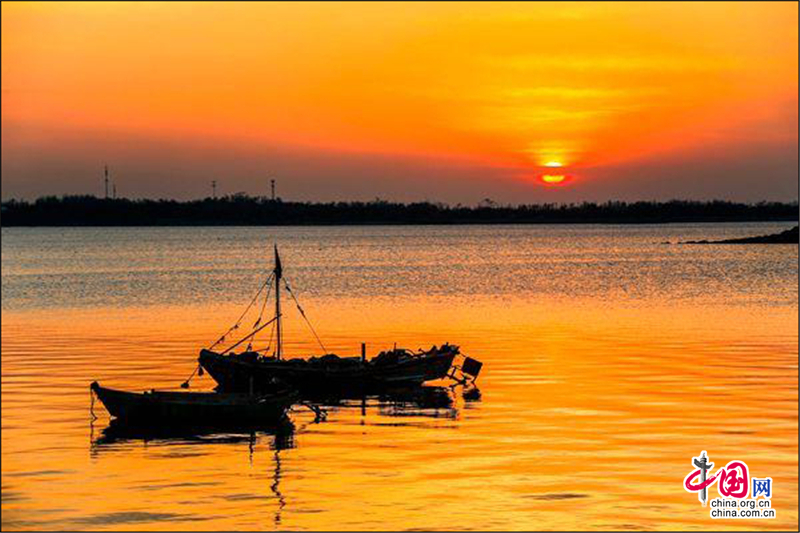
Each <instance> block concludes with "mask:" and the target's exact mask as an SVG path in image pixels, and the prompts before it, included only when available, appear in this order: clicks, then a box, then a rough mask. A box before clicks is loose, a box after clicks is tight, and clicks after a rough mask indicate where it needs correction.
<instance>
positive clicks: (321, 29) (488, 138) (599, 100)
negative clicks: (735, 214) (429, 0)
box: [2, 2, 798, 203]
mask: <svg viewBox="0 0 800 533" xmlns="http://www.w3.org/2000/svg"><path fill="white" fill-rule="evenodd" d="M797 50H798V4H797V3H795V2H784V3H770V2H753V3H717V2H714V3H655V4H645V3H587V4H584V3H552V4H551V3H509V4H503V3H491V4H483V3H467V4H459V3H447V4H435V3H433V4H416V3H415V4H403V3H392V4H366V3H351V4H335V3H331V4H328V3H325V4H315V3H302V4H271V3H270V4H250V3H247V4H244V3H242V4H240V3H234V2H227V3H202V4H193V3H179V4H178V3H175V4H166V3H136V4H134V3H130V4H116V3H114V4H112V3H108V4H106V3H73V4H50V3H47V4H35V3H29V4H28V3H3V4H2V196H3V199H8V198H12V197H17V198H20V197H22V198H29V199H30V198H35V197H37V196H39V195H44V194H58V195H60V194H96V195H101V194H102V192H103V187H102V169H103V165H104V164H106V163H107V164H108V165H109V167H110V169H111V173H112V179H113V181H114V182H115V183H116V185H117V188H118V191H119V194H120V195H122V196H127V197H134V198H137V197H175V198H197V197H202V196H207V195H209V194H210V192H211V188H210V182H211V180H216V181H217V182H218V189H217V190H218V193H219V194H228V193H235V192H240V191H241V192H246V193H248V194H252V195H264V194H267V193H268V190H269V179H270V178H275V179H277V182H278V193H279V195H280V196H282V197H283V198H284V199H293V200H338V199H372V198H375V197H382V198H387V199H396V200H403V201H408V200H421V199H428V200H435V201H446V202H451V203H455V202H464V203H475V202H477V201H479V200H481V199H482V198H485V197H489V198H492V199H494V200H495V201H498V202H504V203H505V202H511V203H523V202H562V201H576V200H584V199H588V200H608V199H624V200H634V199H669V198H697V199H705V198H724V199H733V200H746V201H757V200H786V201H789V200H796V199H797V194H798V192H797V180H798V173H797V168H798V52H797Z"/></svg>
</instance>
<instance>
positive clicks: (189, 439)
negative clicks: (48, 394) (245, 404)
mask: <svg viewBox="0 0 800 533" xmlns="http://www.w3.org/2000/svg"><path fill="white" fill-rule="evenodd" d="M93 429H94V428H92V434H93V436H92V445H93V451H98V450H97V449H98V448H102V447H103V446H104V445H112V444H120V443H124V442H128V441H137V440H140V441H144V442H163V443H164V444H170V443H174V444H178V443H179V444H193V443H196V444H211V443H213V444H225V443H238V442H248V441H250V442H253V443H254V441H256V440H257V438H259V437H261V436H271V437H274V439H273V441H274V443H273V444H272V445H271V446H270V448H273V449H279V450H283V449H287V448H294V432H295V427H294V424H293V423H292V422H291V421H290V420H285V421H283V422H281V423H279V424H277V425H270V426H258V425H250V424H247V425H242V424H194V425H175V424H170V425H160V424H155V425H154V424H138V423H134V422H127V421H125V420H123V419H117V418H115V419H112V420H111V421H110V422H109V424H108V426H106V427H105V428H104V429H103V430H102V431H101V432H100V434H99V436H97V437H96V438H95V436H94V431H93Z"/></svg>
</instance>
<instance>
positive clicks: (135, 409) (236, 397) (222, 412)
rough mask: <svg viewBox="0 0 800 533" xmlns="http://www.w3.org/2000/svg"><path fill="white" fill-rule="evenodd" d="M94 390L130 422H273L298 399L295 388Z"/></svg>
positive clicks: (111, 411)
mask: <svg viewBox="0 0 800 533" xmlns="http://www.w3.org/2000/svg"><path fill="white" fill-rule="evenodd" d="M92 391H94V393H95V394H96V395H97V397H98V399H99V400H100V402H102V404H103V406H104V407H105V408H106V410H107V411H108V412H109V414H110V415H111V416H113V417H115V418H118V419H124V420H127V421H136V422H146V421H163V420H169V421H180V422H192V421H196V422H203V423H209V422H212V421H224V422H230V423H247V424H259V423H264V424H269V423H277V422H281V421H283V420H285V418H286V411H287V409H289V407H291V405H292V404H293V403H294V402H295V401H296V400H297V393H296V392H294V391H289V390H285V391H279V392H276V393H275V394H272V395H270V396H255V395H253V396H250V395H246V394H221V393H191V392H189V393H184V392H157V391H153V392H145V393H136V392H127V391H120V390H115V389H109V388H106V387H101V386H100V385H99V384H97V382H94V383H92Z"/></svg>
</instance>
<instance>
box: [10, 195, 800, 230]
mask: <svg viewBox="0 0 800 533" xmlns="http://www.w3.org/2000/svg"><path fill="white" fill-rule="evenodd" d="M1 213H2V215H1V216H0V223H2V225H3V226H185V225H210V226H221V225H264V226H267V225H359V224H544V223H547V224H559V223H564V224H566V223H569V224H573V223H631V224H639V223H664V222H738V221H796V220H797V219H798V203H797V201H794V202H788V203H784V202H759V203H752V204H746V203H736V202H728V201H721V200H714V201H706V202H700V201H686V200H671V201H667V202H654V201H641V202H620V201H609V202H605V203H594V202H584V203H579V204H578V203H570V204H554V203H545V204H530V205H518V206H511V205H506V206H502V205H498V204H496V203H494V202H492V201H491V200H488V199H486V200H483V201H482V202H481V203H480V204H478V205H477V206H463V205H460V204H458V205H455V206H450V205H447V204H443V203H431V202H414V203H407V204H405V203H397V202H388V201H385V200H380V199H376V200H373V201H370V202H329V203H312V202H284V201H282V200H280V199H278V200H271V199H268V198H262V197H250V196H246V195H242V194H237V195H233V196H226V197H222V198H215V199H212V198H205V199H203V200H191V201H177V200H130V199H102V198H96V197H94V196H63V197H60V198H59V197H55V196H46V197H42V198H39V199H38V200H36V201H34V202H27V201H19V200H9V201H6V202H3V203H2V211H1Z"/></svg>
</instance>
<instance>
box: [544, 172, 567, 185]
mask: <svg viewBox="0 0 800 533" xmlns="http://www.w3.org/2000/svg"><path fill="white" fill-rule="evenodd" d="M541 179H542V182H544V183H546V184H548V185H560V184H562V183H564V181H566V179H567V177H566V176H565V175H563V174H544V175H543V176H542V178H541Z"/></svg>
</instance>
